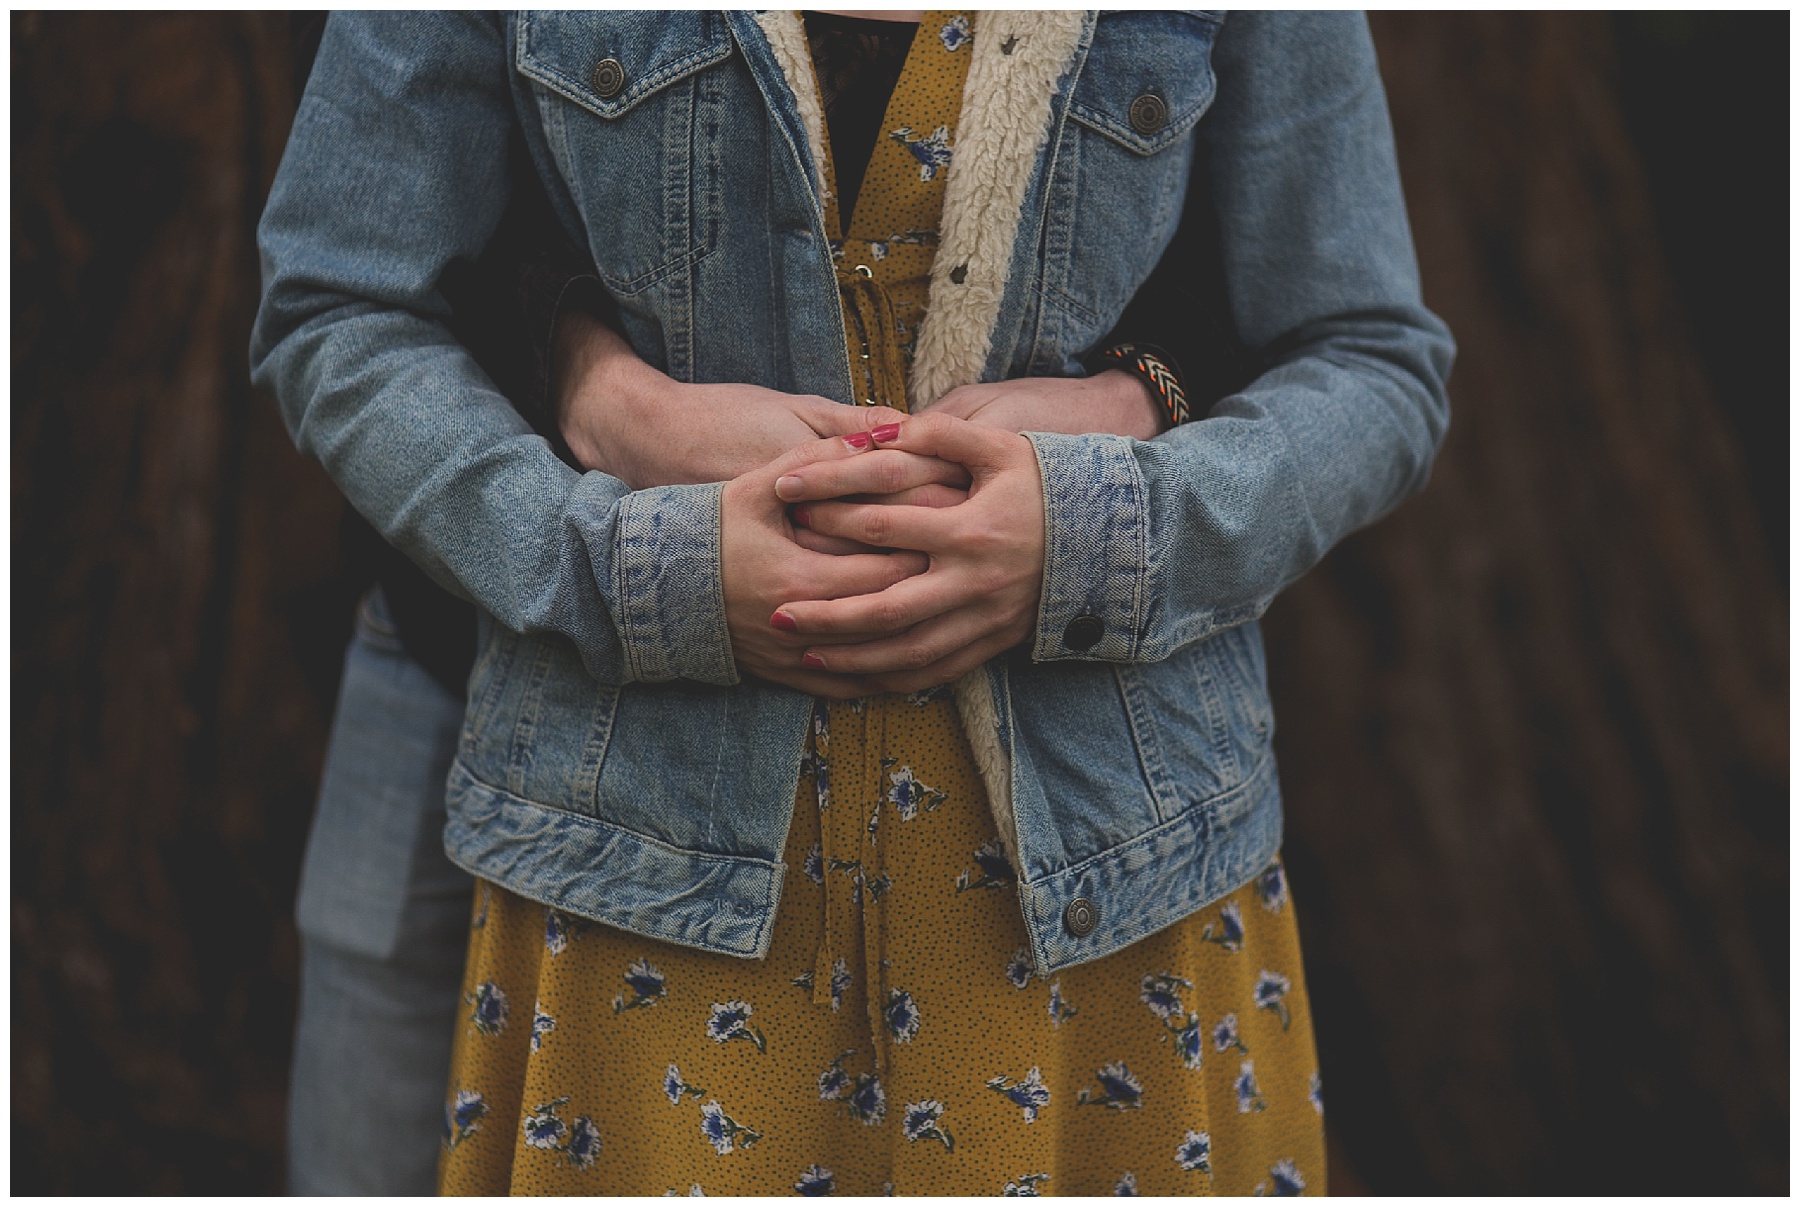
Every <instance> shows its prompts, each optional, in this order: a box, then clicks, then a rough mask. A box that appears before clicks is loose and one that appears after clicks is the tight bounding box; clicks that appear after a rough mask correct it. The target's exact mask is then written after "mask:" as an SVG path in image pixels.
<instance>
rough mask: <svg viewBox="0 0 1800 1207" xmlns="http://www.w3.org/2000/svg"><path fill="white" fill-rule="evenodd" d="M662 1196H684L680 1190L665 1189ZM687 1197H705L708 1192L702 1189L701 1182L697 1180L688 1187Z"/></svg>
mask: <svg viewBox="0 0 1800 1207" xmlns="http://www.w3.org/2000/svg"><path fill="white" fill-rule="evenodd" d="M662 1197H663V1198H665V1199H678V1198H682V1197H683V1195H682V1193H681V1192H680V1191H679V1190H665V1191H663V1192H662ZM686 1197H687V1198H690V1199H703V1198H705V1197H706V1192H705V1191H704V1190H702V1189H700V1183H698V1182H695V1183H694V1184H693V1185H692V1186H689V1187H688V1188H687V1195H686Z"/></svg>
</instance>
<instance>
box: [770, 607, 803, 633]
mask: <svg viewBox="0 0 1800 1207" xmlns="http://www.w3.org/2000/svg"><path fill="white" fill-rule="evenodd" d="M769 624H770V626H771V627H773V628H777V629H785V630H786V631H787V632H789V633H794V632H798V631H799V629H800V626H799V625H797V624H795V623H794V618H793V617H792V616H789V615H788V614H787V613H786V612H777V613H775V615H773V616H771V617H769Z"/></svg>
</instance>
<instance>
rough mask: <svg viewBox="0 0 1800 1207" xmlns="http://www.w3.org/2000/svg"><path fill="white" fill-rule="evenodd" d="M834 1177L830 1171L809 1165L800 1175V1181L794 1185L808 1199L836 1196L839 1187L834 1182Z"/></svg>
mask: <svg viewBox="0 0 1800 1207" xmlns="http://www.w3.org/2000/svg"><path fill="white" fill-rule="evenodd" d="M833 1177H834V1175H833V1174H832V1172H831V1171H830V1170H829V1169H826V1168H825V1167H823V1166H821V1165H809V1166H807V1167H806V1171H805V1172H804V1173H802V1174H801V1175H800V1180H799V1181H798V1182H795V1183H794V1189H795V1190H796V1191H798V1192H799V1193H801V1194H803V1195H805V1196H807V1197H808V1198H815V1197H817V1196H819V1195H826V1194H836V1193H837V1186H836V1184H835V1183H834V1182H833V1181H832V1179H833Z"/></svg>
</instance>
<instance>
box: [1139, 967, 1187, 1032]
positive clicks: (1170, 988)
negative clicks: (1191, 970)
mask: <svg viewBox="0 0 1800 1207" xmlns="http://www.w3.org/2000/svg"><path fill="white" fill-rule="evenodd" d="M1193 987H1194V983H1193V982H1192V981H1190V980H1188V979H1187V978H1186V977H1178V976H1170V975H1169V974H1168V973H1166V972H1163V973H1145V974H1144V980H1143V983H1142V985H1141V986H1140V988H1139V989H1138V1000H1139V1001H1141V1002H1143V1003H1144V1005H1146V1006H1148V1007H1150V1013H1152V1014H1154V1015H1156V1017H1157V1018H1160V1019H1162V1020H1163V1022H1164V1023H1167V1022H1168V1021H1169V1020H1170V1019H1177V1020H1179V1019H1180V1018H1181V1015H1182V1013H1183V1010H1182V1006H1181V993H1180V992H1179V991H1180V990H1182V989H1192V988H1193Z"/></svg>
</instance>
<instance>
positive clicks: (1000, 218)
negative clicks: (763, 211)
mask: <svg viewBox="0 0 1800 1207" xmlns="http://www.w3.org/2000/svg"><path fill="white" fill-rule="evenodd" d="M1085 20H1086V14H1085V13H1083V12H1079V11H1074V12H1069V11H1063V12H1018V11H1013V10H1010V9H1005V10H983V11H981V12H979V13H977V14H976V18H975V40H974V43H973V45H972V46H971V48H970V53H971V54H972V55H973V58H972V60H971V61H970V63H969V76H968V80H967V82H966V83H965V84H964V86H963V103H962V118H961V120H960V121H959V122H958V123H957V130H956V143H955V145H954V149H953V158H952V159H951V161H950V170H949V177H948V178H947V180H946V182H945V186H944V213H943V218H942V220H941V221H940V222H939V225H938V232H939V240H938V252H937V258H936V259H935V261H934V262H933V264H932V269H931V292H930V294H929V299H928V302H927V305H926V309H925V322H924V324H923V326H922V327H921V328H920V331H919V342H918V350H917V353H916V354H915V356H914V358H913V367H912V378H911V382H910V385H909V388H908V394H909V396H910V401H911V403H912V409H913V411H914V412H915V413H918V412H921V411H924V410H926V409H927V408H928V407H929V406H930V405H931V404H932V403H934V402H936V401H937V400H938V399H939V398H942V397H943V396H944V395H945V394H947V393H949V392H950V391H951V390H953V389H955V388H956V387H957V386H961V385H967V384H969V383H971V382H975V381H979V380H981V371H982V369H983V367H984V366H985V365H986V364H987V358H988V351H989V347H990V345H991V344H992V343H993V338H994V326H995V324H996V323H997V322H998V321H999V317H1000V299H1001V297H1002V296H1003V295H1004V294H1005V292H1006V283H1007V277H1008V275H1009V273H1010V271H1011V268H1012V251H1013V243H1014V241H1015V240H1016V238H1017V237H1018V229H1019V217H1020V210H1021V208H1022V207H1023V205H1024V201H1025V190H1026V189H1027V188H1028V187H1030V184H1031V175H1032V172H1033V170H1034V169H1035V168H1036V166H1037V161H1038V156H1039V155H1040V153H1041V152H1042V151H1043V147H1044V143H1045V141H1046V140H1047V139H1048V138H1049V134H1050V111H1051V102H1052V101H1053V100H1054V99H1055V95H1056V85H1057V82H1058V81H1059V80H1060V79H1062V76H1063V73H1064V72H1065V71H1067V70H1068V66H1069V63H1070V62H1071V61H1072V60H1073V58H1074V56H1075V52H1076V50H1077V49H1078V48H1079V46H1080V44H1081V31H1082V26H1083V24H1084V22H1085ZM756 21H757V24H758V25H759V26H761V27H762V30H763V33H764V34H765V35H766V36H767V37H768V39H769V46H770V48H771V49H772V50H773V51H774V53H775V61H776V62H777V63H779V64H780V66H781V71H782V74H783V75H784V76H785V77H786V78H787V82H788V87H789V88H790V89H791V90H792V91H793V94H794V99H795V102H796V104H797V105H798V107H799V111H800V119H801V122H802V123H803V124H804V125H805V127H806V140H807V144H808V148H809V149H810V150H811V152H812V161H813V166H814V171H815V172H817V173H822V172H823V170H824V167H823V165H824V163H825V115H824V108H823V106H822V105H821V104H820V101H819V92H818V86H817V83H816V82H815V80H814V78H813V71H812V58H811V53H810V51H809V50H808V48H807V43H806V29H805V27H804V26H803V25H802V24H801V21H800V17H799V15H798V14H797V13H793V12H767V13H763V14H761V15H759V16H758V17H757V18H756ZM921 32H923V31H921ZM818 188H819V195H820V197H821V198H823V196H824V193H825V186H824V182H823V180H819V181H818ZM954 690H955V695H956V706H957V709H958V711H959V712H960V713H961V714H962V720H963V728H964V730H966V731H967V733H968V738H969V747H970V750H971V751H972V752H973V753H974V756H975V764H976V766H977V768H979V770H980V772H981V779H982V784H983V785H984V786H985V787H986V788H987V794H988V803H989V805H990V807H991V808H992V809H993V812H994V823H995V826H996V828H997V829H998V830H999V834H1000V841H1001V842H1002V843H1003V844H1004V845H1005V847H1006V855H1007V858H1008V859H1009V860H1010V861H1011V862H1012V866H1013V869H1014V870H1015V871H1016V872H1017V873H1018V874H1019V877H1020V882H1021V886H1022V885H1023V880H1024V873H1025V869H1024V866H1023V865H1022V864H1021V863H1020V861H1019V850H1018V845H1019V844H1018V826H1017V822H1016V820H1015V818H1014V816H1013V800H1012V766H1011V760H1010V759H1009V758H1008V757H1007V753H1006V747H1005V746H1004V745H1003V744H1002V743H1001V741H1000V723H999V710H998V709H997V708H996V707H995V704H994V695H993V686H992V683H991V681H990V680H989V678H988V672H987V668H986V667H977V668H976V669H975V670H973V671H970V672H969V673H968V674H966V675H964V676H963V677H962V678H960V679H958V680H957V681H956V685H955V689H954Z"/></svg>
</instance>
